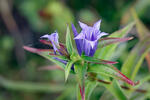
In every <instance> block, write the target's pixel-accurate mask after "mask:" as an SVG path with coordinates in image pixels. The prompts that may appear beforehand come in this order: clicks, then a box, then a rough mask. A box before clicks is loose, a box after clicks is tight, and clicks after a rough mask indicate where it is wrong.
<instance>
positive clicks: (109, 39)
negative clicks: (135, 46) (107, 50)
mask: <svg viewBox="0 0 150 100" xmlns="http://www.w3.org/2000/svg"><path fill="white" fill-rule="evenodd" d="M131 39H133V37H127V38H114V37H106V38H101V39H100V40H99V41H100V44H99V45H98V46H99V47H100V48H103V47H105V46H108V45H111V44H114V43H119V42H125V41H128V40H131Z"/></svg>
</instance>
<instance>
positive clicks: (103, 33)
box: [97, 32, 108, 40]
mask: <svg viewBox="0 0 150 100" xmlns="http://www.w3.org/2000/svg"><path fill="white" fill-rule="evenodd" d="M105 35H108V33H105V32H101V33H100V34H99V35H98V36H97V40H98V39H100V38H101V37H102V36H105Z"/></svg>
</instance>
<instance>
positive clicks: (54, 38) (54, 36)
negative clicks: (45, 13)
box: [41, 32, 59, 54]
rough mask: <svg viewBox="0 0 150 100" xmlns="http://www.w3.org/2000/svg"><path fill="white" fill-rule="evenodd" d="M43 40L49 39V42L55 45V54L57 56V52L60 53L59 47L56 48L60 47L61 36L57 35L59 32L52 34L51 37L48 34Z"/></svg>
mask: <svg viewBox="0 0 150 100" xmlns="http://www.w3.org/2000/svg"><path fill="white" fill-rule="evenodd" d="M41 38H48V40H49V41H50V42H51V43H52V45H53V49H54V53H55V54H56V51H59V50H58V48H57V46H56V45H58V46H59V42H58V38H59V36H58V33H57V32H55V33H52V34H51V35H48V34H46V35H44V36H42V37H41Z"/></svg>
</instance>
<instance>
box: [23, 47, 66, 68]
mask: <svg viewBox="0 0 150 100" xmlns="http://www.w3.org/2000/svg"><path fill="white" fill-rule="evenodd" d="M23 48H24V49H25V50H27V51H29V52H32V53H36V54H38V55H40V56H42V57H44V58H46V59H48V60H50V61H52V62H54V63H55V64H57V65H59V66H60V67H62V68H63V69H64V68H65V64H63V63H61V62H59V61H57V60H56V59H53V58H54V57H55V56H54V55H50V54H49V53H52V52H53V50H52V51H51V49H50V50H49V49H46V50H45V49H36V48H31V47H28V46H24V47H23ZM57 57H58V58H59V56H57ZM60 57H61V59H62V58H64V57H63V56H60ZM65 59H66V58H65Z"/></svg>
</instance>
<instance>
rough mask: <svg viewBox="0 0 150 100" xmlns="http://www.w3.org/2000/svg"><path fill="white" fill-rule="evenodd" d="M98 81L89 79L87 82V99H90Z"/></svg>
mask: <svg viewBox="0 0 150 100" xmlns="http://www.w3.org/2000/svg"><path fill="white" fill-rule="evenodd" d="M96 86H97V83H96V82H95V81H89V80H87V81H86V83H85V100H90V96H91V93H92V92H93V90H94V89H95V88H96Z"/></svg>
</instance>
